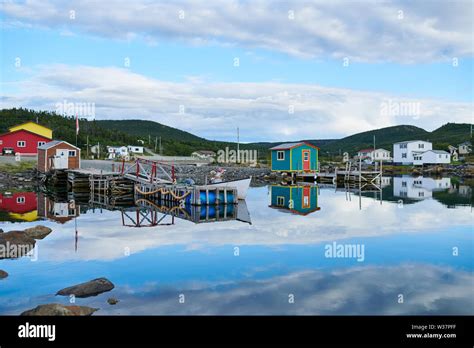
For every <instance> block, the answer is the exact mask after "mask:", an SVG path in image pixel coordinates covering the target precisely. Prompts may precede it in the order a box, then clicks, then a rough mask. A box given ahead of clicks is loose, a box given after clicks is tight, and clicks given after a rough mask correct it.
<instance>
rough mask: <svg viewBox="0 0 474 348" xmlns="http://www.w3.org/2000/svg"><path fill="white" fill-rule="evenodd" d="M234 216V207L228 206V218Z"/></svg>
mask: <svg viewBox="0 0 474 348" xmlns="http://www.w3.org/2000/svg"><path fill="white" fill-rule="evenodd" d="M231 216H234V205H233V204H227V217H231Z"/></svg>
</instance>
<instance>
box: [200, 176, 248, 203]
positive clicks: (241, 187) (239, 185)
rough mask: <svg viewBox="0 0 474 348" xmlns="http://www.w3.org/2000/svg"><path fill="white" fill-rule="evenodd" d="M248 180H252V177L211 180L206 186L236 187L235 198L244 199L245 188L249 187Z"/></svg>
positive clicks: (245, 195)
mask: <svg viewBox="0 0 474 348" xmlns="http://www.w3.org/2000/svg"><path fill="white" fill-rule="evenodd" d="M250 181H252V177H250V178H247V179H239V180H231V181H221V182H213V183H210V184H208V186H217V187H235V188H236V189H237V198H238V199H245V197H247V190H248V189H249V186H250Z"/></svg>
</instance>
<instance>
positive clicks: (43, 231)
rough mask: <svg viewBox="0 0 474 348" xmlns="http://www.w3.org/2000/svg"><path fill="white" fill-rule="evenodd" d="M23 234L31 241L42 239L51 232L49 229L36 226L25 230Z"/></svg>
mask: <svg viewBox="0 0 474 348" xmlns="http://www.w3.org/2000/svg"><path fill="white" fill-rule="evenodd" d="M24 232H25V233H26V234H27V235H28V236H29V237H31V238H33V239H43V238H44V237H46V236H47V235H48V234H50V233H51V232H52V229H50V228H49V227H45V226H42V225H38V226H35V227H31V228H27V229H26V230H24Z"/></svg>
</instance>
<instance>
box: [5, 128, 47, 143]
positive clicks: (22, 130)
mask: <svg viewBox="0 0 474 348" xmlns="http://www.w3.org/2000/svg"><path fill="white" fill-rule="evenodd" d="M18 132H26V133H30V134H33V135H36V136H38V137H40V138H43V139H47V140H51V139H49V138H48V137H45V136H44V135H41V134H38V133H34V132H30V131H29V130H26V129H17V130H15V131H13V132H6V133H3V134H0V137H3V136H5V135H11V134H15V133H18Z"/></svg>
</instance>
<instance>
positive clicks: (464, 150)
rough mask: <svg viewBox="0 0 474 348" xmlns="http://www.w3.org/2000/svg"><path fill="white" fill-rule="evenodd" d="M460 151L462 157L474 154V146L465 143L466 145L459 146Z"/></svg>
mask: <svg viewBox="0 0 474 348" xmlns="http://www.w3.org/2000/svg"><path fill="white" fill-rule="evenodd" d="M458 149H459V151H458V152H459V154H460V155H468V154H470V153H471V152H472V144H471V142H470V141H465V142H464V143H462V144H459V146H458Z"/></svg>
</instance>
